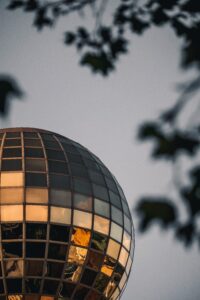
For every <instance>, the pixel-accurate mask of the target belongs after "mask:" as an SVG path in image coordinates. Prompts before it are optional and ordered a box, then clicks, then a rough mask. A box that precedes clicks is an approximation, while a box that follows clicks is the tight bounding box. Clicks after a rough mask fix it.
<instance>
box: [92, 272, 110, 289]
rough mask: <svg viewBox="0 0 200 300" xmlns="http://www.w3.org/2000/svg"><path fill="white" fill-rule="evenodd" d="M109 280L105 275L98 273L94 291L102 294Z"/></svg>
mask: <svg viewBox="0 0 200 300" xmlns="http://www.w3.org/2000/svg"><path fill="white" fill-rule="evenodd" d="M109 279H110V278H109V277H108V276H106V275H105V274H103V273H99V274H98V276H97V278H96V281H95V283H94V288H95V289H96V290H98V291H99V292H101V293H103V291H104V290H105V288H106V286H107V284H108V281H109Z"/></svg>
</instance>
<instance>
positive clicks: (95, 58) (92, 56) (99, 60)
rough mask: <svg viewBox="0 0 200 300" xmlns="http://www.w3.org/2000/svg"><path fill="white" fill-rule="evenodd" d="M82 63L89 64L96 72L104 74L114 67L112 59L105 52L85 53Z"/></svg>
mask: <svg viewBox="0 0 200 300" xmlns="http://www.w3.org/2000/svg"><path fill="white" fill-rule="evenodd" d="M81 65H88V66H89V67H91V69H92V71H93V72H94V73H101V74H102V75H104V76H107V75H108V74H109V72H110V71H112V70H113V69H114V66H113V64H112V61H111V59H109V58H108V57H107V55H106V54H105V53H104V52H100V53H98V54H97V53H90V52H87V53H85V54H84V56H83V57H82V59H81Z"/></svg>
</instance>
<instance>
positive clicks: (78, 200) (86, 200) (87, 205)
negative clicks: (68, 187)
mask: <svg viewBox="0 0 200 300" xmlns="http://www.w3.org/2000/svg"><path fill="white" fill-rule="evenodd" d="M74 207H75V208H80V209H84V210H88V211H91V210H92V197H89V196H84V195H80V194H74Z"/></svg>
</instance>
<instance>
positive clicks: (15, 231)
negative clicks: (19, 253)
mask: <svg viewBox="0 0 200 300" xmlns="http://www.w3.org/2000/svg"><path fill="white" fill-rule="evenodd" d="M1 235H2V239H3V240H13V239H22V224H21V223H5V224H1Z"/></svg>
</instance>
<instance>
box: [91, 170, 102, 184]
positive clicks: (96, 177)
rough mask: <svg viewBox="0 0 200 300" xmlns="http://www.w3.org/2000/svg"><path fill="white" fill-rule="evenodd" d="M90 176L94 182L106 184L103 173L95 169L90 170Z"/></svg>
mask: <svg viewBox="0 0 200 300" xmlns="http://www.w3.org/2000/svg"><path fill="white" fill-rule="evenodd" d="M89 174H90V178H91V180H92V182H95V183H97V184H100V185H103V186H105V180H104V178H103V175H102V174H100V173H97V172H94V171H91V170H89Z"/></svg>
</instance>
